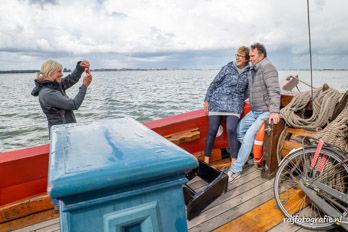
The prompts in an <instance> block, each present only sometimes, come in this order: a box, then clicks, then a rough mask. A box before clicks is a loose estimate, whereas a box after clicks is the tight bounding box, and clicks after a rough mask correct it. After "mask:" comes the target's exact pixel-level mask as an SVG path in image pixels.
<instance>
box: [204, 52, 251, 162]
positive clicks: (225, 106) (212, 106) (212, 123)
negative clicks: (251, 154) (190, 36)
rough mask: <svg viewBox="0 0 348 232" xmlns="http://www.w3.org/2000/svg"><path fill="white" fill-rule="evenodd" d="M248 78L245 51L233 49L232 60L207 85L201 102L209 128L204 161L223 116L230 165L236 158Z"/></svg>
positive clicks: (247, 57) (210, 149)
mask: <svg viewBox="0 0 348 232" xmlns="http://www.w3.org/2000/svg"><path fill="white" fill-rule="evenodd" d="M248 75H249V48H247V47H245V46H242V47H240V48H239V49H238V50H237V53H236V61H235V62H233V61H232V62H230V63H228V64H227V65H225V66H224V67H222V68H221V70H220V72H219V73H218V75H217V76H216V77H215V78H214V80H213V82H212V83H211V84H210V86H209V88H208V90H207V94H206V96H205V100H204V110H205V111H207V112H208V115H209V129H208V134H207V137H206V141H205V155H204V162H206V163H209V161H210V156H211V151H212V149H213V147H214V143H215V137H216V134H217V132H218V129H219V125H220V123H221V119H222V118H223V117H225V118H226V128H227V134H228V144H229V148H230V155H231V159H232V162H234V161H235V160H236V158H237V154H238V147H239V144H238V140H237V133H236V131H237V124H238V121H239V118H240V115H241V113H242V112H243V105H244V99H245V92H246V89H247V86H248Z"/></svg>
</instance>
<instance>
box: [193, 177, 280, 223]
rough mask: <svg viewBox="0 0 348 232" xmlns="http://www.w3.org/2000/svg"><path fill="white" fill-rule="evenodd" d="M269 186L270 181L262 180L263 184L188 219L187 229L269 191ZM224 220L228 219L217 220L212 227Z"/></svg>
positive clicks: (219, 215)
mask: <svg viewBox="0 0 348 232" xmlns="http://www.w3.org/2000/svg"><path fill="white" fill-rule="evenodd" d="M271 188H272V181H267V182H264V183H263V184H261V185H259V186H257V187H255V188H252V189H250V190H249V191H247V192H245V193H243V194H240V195H238V196H235V197H233V198H231V199H229V200H227V201H225V202H223V203H222V204H219V205H217V206H215V207H213V208H210V209H208V210H206V211H205V212H203V213H202V214H201V215H199V216H198V217H196V218H194V219H192V220H191V221H189V222H188V227H189V229H191V228H193V227H195V226H198V225H199V224H205V222H207V221H210V220H213V219H214V218H217V217H219V218H220V217H221V215H223V214H226V213H227V212H229V211H231V209H233V208H235V207H238V206H239V205H242V204H243V203H245V202H248V201H249V200H251V199H253V198H257V197H258V196H260V195H263V194H262V193H263V192H265V191H269V190H270V189H271ZM272 197H273V193H272ZM256 206H257V205H255V206H254V208H255V207H256ZM226 222H228V221H226V220H224V222H219V223H218V224H217V225H216V227H214V229H215V228H217V227H219V226H221V225H223V224H225V223H226ZM221 223H222V224H221Z"/></svg>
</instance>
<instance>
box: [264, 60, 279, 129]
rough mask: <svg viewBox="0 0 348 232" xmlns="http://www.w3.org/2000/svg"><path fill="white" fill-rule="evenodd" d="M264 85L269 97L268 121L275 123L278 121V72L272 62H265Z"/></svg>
mask: <svg viewBox="0 0 348 232" xmlns="http://www.w3.org/2000/svg"><path fill="white" fill-rule="evenodd" d="M263 75H264V80H265V85H266V88H267V93H268V98H269V104H270V105H269V111H270V113H271V114H270V116H269V122H270V123H271V121H273V122H274V123H275V124H277V123H278V122H279V121H280V117H279V111H280V87H279V80H278V72H277V70H276V69H275V67H274V66H273V65H272V64H267V65H266V66H265V67H264V70H263Z"/></svg>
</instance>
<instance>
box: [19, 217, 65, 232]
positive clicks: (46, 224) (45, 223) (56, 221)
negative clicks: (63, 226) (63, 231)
mask: <svg viewBox="0 0 348 232" xmlns="http://www.w3.org/2000/svg"><path fill="white" fill-rule="evenodd" d="M55 224H57V225H58V226H59V218H55V219H51V220H47V221H43V222H40V223H36V224H34V225H31V226H27V227H24V228H22V229H18V230H14V232H32V231H37V230H40V229H42V228H45V227H49V226H51V225H55ZM58 229H59V227H58ZM44 231H45V230H44Z"/></svg>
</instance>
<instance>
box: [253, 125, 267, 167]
mask: <svg viewBox="0 0 348 232" xmlns="http://www.w3.org/2000/svg"><path fill="white" fill-rule="evenodd" d="M264 137H265V123H262V125H261V127H260V129H259V130H258V132H257V134H256V137H255V142H254V147H253V153H254V160H255V162H256V163H257V164H258V165H261V163H262V146H263V139H264Z"/></svg>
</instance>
